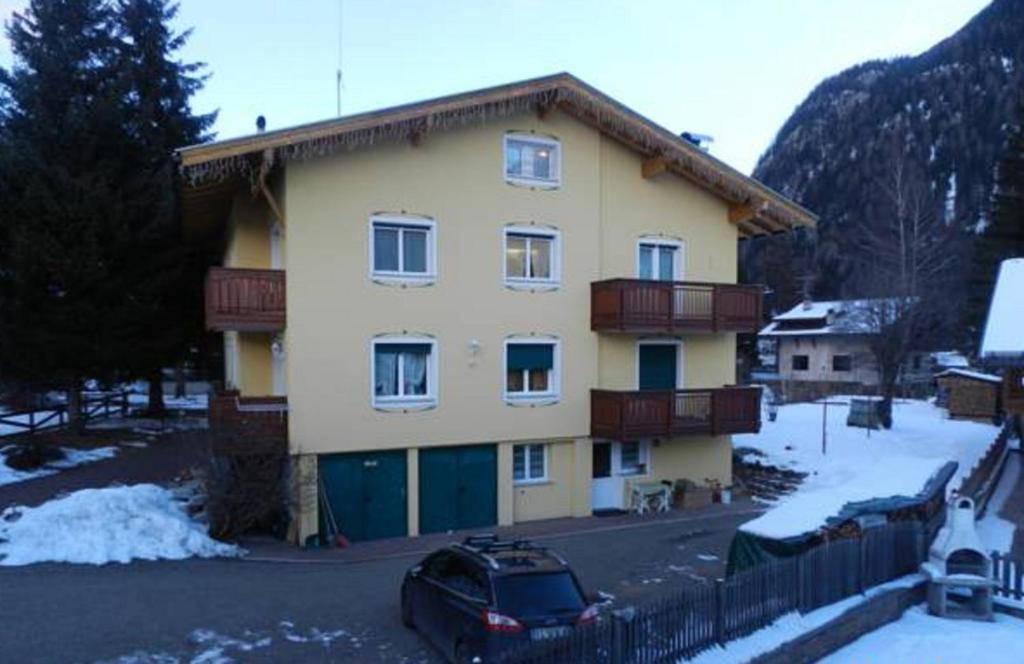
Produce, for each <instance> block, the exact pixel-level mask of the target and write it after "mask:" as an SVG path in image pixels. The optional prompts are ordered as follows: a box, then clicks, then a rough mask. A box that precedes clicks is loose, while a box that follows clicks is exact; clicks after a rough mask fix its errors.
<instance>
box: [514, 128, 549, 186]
mask: <svg viewBox="0 0 1024 664" xmlns="http://www.w3.org/2000/svg"><path fill="white" fill-rule="evenodd" d="M561 156H562V155H561V146H560V144H559V142H558V140H557V139H554V138H549V137H546V136H538V135H536V134H516V133H510V134H505V181H506V182H509V183H512V184H518V185H522V186H527V187H543V188H553V187H557V186H558V185H559V184H560V183H561V179H562V177H561V168H562V164H561Z"/></svg>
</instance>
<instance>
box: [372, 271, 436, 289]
mask: <svg viewBox="0 0 1024 664" xmlns="http://www.w3.org/2000/svg"><path fill="white" fill-rule="evenodd" d="M370 279H371V280H372V281H373V282H374V283H375V284H380V285H381V286H401V287H403V288H404V287H407V286H412V287H414V288H419V287H421V286H432V285H433V284H434V283H435V282H436V281H437V275H436V274H389V273H381V272H374V273H372V274H371V275H370Z"/></svg>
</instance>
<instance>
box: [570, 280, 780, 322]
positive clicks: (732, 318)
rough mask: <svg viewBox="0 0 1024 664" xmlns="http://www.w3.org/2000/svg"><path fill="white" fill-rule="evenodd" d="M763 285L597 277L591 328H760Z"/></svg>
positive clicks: (591, 285) (591, 288)
mask: <svg viewBox="0 0 1024 664" xmlns="http://www.w3.org/2000/svg"><path fill="white" fill-rule="evenodd" d="M763 290H764V289H763V288H762V287H761V286H745V285H740V284H713V283H700V282H693V281H648V280H643V279H608V280H605V281H595V282H593V283H591V284H590V329H591V330H593V331H594V332H624V333H631V334H659V333H661V334H665V333H669V334H674V333H684V332H751V333H756V332H757V331H758V329H760V326H761V306H762V296H763Z"/></svg>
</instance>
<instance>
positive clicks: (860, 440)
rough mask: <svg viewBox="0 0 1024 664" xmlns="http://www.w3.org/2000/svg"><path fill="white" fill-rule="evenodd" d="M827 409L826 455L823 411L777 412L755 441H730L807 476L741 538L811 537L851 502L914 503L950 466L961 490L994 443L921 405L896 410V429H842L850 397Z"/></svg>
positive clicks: (978, 427)
mask: <svg viewBox="0 0 1024 664" xmlns="http://www.w3.org/2000/svg"><path fill="white" fill-rule="evenodd" d="M836 403H841V404H843V405H829V406H828V409H827V426H826V431H825V434H826V443H827V447H826V452H825V453H824V454H823V453H822V419H823V411H824V407H823V406H822V405H821V404H820V403H813V404H810V403H809V404H791V405H786V406H782V407H780V408H779V413H778V419H777V420H776V421H775V422H769V421H768V420H767V418H764V421H763V423H762V425H761V432H760V433H759V434H746V435H742V436H733V446H734V447H737V448H753V449H756V450H758V451H759V452H761V453H762V454H763V455H764V456H763V457H755V456H754V455H749V456H748V459H749V460H752V461H760V462H761V463H765V464H770V465H774V466H778V467H780V468H789V469H792V470H797V471H800V472H804V473H808V477H807V478H806V479H805V480H804V482H803V484H801V485H800V487H799V488H798V490H797V491H796V493H794V494H792V495H790V496H787V497H785V498H782V499H781V500H780V501H779V502H778V504H777V506H776V507H775V508H774V509H771V510H769V511H768V512H767V513H765V514H764V515H763V516H761V517H759V518H757V519H755V520H753V521H750V522H748V523H747V524H745V525H744V526H743V530H745V531H747V532H751V533H754V534H757V535H761V536H764V537H773V538H781V537H791V536H796V535H800V534H802V533H806V532H810V531H813V530H816V529H817V528H819V527H820V526H822V525H824V523H825V520H826V518H828V517H830V516H833V515H835V514H837V513H838V512H839V510H840V509H841V508H842V507H843V505H845V504H846V503H848V502H852V501H860V500H868V499H871V498H888V497H891V496H897V495H903V496H913V495H915V494H917V493H918V492H920V491H921V490H922V489H923V488H924V485H925V483H926V482H927V481H928V479H929V478H930V477H931V476H932V475H933V474H934V473H935V472H936V471H937V470H938V469H939V468H941V467H942V465H943V464H944V463H946V462H947V461H956V462H957V464H958V465H959V467H958V468H957V472H956V474H955V475H954V476H953V478H952V480H951V481H950V483H949V487H950V488H951V489H952V488H956V487H958V486H960V481H961V480H962V478H963V477H964V476H965V475H966V474H967V473H969V472H970V470H971V468H972V467H973V466H974V465H975V464H976V463H977V461H978V460H979V459H980V458H981V456H982V455H983V454H984V453H985V451H986V450H987V449H988V447H989V446H990V445H991V444H992V442H993V441H994V440H995V438H996V436H997V435H998V433H999V429H998V428H997V427H995V426H993V425H990V424H980V423H977V422H968V421H963V420H950V419H948V418H947V414H946V411H945V410H943V409H941V408H937V407H935V406H934V405H932V404H931V403H928V402H925V401H898V402H896V403H895V404H894V405H893V428H892V429H890V430H888V431H886V430H877V431H874V430H871V431H869V430H867V429H862V428H856V427H848V426H846V416H847V414H848V412H849V406H848V405H847V404H848V403H849V397H831V398H830V399H829V404H836Z"/></svg>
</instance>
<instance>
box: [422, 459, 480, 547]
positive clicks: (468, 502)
mask: <svg viewBox="0 0 1024 664" xmlns="http://www.w3.org/2000/svg"><path fill="white" fill-rule="evenodd" d="M419 456H420V532H421V533H437V532H445V531H448V530H459V529H462V528H481V527H484V526H493V525H494V524H495V523H497V520H498V490H497V482H498V453H497V448H496V447H495V446H494V445H470V446H460V447H439V448H433V449H421V450H420V455H419Z"/></svg>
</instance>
